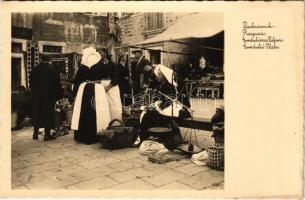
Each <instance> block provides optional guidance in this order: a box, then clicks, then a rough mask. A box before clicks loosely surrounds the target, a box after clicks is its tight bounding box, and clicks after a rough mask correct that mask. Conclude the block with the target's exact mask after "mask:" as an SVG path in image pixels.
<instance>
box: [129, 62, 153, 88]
mask: <svg viewBox="0 0 305 200" xmlns="http://www.w3.org/2000/svg"><path fill="white" fill-rule="evenodd" d="M146 65H150V62H149V60H147V59H146V58H145V57H144V56H143V57H142V58H141V60H140V61H139V62H138V63H135V64H134V65H133V66H132V78H133V84H134V92H135V94H139V93H140V92H141V89H142V84H143V83H141V74H143V69H144V67H145V66H146Z"/></svg>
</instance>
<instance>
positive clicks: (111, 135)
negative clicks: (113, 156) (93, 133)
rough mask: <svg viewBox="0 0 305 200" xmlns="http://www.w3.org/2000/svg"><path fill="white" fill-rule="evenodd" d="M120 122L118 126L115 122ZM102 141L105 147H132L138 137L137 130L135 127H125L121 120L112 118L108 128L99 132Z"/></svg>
mask: <svg viewBox="0 0 305 200" xmlns="http://www.w3.org/2000/svg"><path fill="white" fill-rule="evenodd" d="M115 122H118V123H119V125H118V126H114V125H113V124H114V123H115ZM97 135H98V137H99V139H100V143H101V145H102V146H103V148H105V149H121V148H127V147H130V146H131V145H132V144H133V143H134V141H135V140H136V137H137V130H136V129H134V128H133V127H125V126H124V123H123V122H122V121H121V120H118V119H114V120H112V121H111V122H110V123H109V125H108V128H107V129H106V130H103V131H101V132H98V133H97Z"/></svg>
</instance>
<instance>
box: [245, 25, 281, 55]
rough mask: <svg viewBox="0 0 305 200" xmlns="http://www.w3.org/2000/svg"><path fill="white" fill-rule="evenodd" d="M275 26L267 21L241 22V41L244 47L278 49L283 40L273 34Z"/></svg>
mask: <svg viewBox="0 0 305 200" xmlns="http://www.w3.org/2000/svg"><path fill="white" fill-rule="evenodd" d="M275 30H276V27H275V26H274V25H272V24H271V22H268V23H266V24H255V23H254V22H251V23H249V22H247V21H244V22H243V28H242V41H243V48H244V49H279V48H280V44H281V43H282V42H284V40H283V39H282V38H279V37H277V36H275V35H274V32H275Z"/></svg>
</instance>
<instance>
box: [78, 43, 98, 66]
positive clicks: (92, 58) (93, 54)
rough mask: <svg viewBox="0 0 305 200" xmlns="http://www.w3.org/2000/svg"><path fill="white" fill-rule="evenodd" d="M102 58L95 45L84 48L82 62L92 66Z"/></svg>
mask: <svg viewBox="0 0 305 200" xmlns="http://www.w3.org/2000/svg"><path fill="white" fill-rule="evenodd" d="M100 60H101V55H100V54H99V53H98V52H97V51H96V50H95V49H94V48H93V47H88V48H85V49H83V56H82V62H81V64H83V65H86V66H88V67H89V68H90V67H92V66H93V65H95V64H96V63H98V62H99V61H100Z"/></svg>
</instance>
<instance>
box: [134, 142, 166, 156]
mask: <svg viewBox="0 0 305 200" xmlns="http://www.w3.org/2000/svg"><path fill="white" fill-rule="evenodd" d="M166 152H168V149H167V148H165V146H164V145H163V144H161V143H159V142H155V141H152V140H145V141H143V142H142V144H141V145H140V148H139V153H140V154H142V155H149V154H155V153H157V154H162V153H166Z"/></svg>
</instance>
